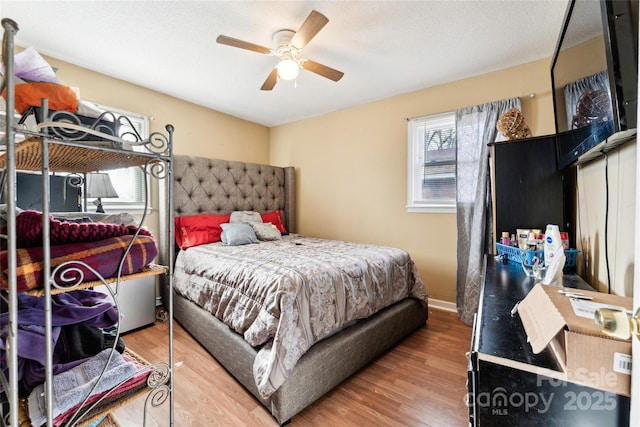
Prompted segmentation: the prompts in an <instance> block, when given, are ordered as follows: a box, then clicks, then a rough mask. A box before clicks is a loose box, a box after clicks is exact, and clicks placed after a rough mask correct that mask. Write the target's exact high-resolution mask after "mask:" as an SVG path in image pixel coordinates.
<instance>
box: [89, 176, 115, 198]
mask: <svg viewBox="0 0 640 427" xmlns="http://www.w3.org/2000/svg"><path fill="white" fill-rule="evenodd" d="M87 197H95V198H108V197H118V193H116V190H115V189H114V188H113V185H111V178H109V174H107V173H90V174H88V175H87Z"/></svg>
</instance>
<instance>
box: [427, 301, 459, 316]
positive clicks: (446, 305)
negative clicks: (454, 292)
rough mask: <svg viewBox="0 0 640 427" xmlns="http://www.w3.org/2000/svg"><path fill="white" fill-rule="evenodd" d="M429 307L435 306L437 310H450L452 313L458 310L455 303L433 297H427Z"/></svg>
mask: <svg viewBox="0 0 640 427" xmlns="http://www.w3.org/2000/svg"><path fill="white" fill-rule="evenodd" d="M429 308H437V309H439V310H446V311H452V312H454V313H456V312H457V311H458V310H457V308H456V304H455V303H453V302H449V301H442V300H439V299H433V298H429Z"/></svg>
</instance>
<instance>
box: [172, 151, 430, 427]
mask: <svg viewBox="0 0 640 427" xmlns="http://www.w3.org/2000/svg"><path fill="white" fill-rule="evenodd" d="M173 170H174V186H173V206H174V209H173V210H174V212H173V213H174V215H175V216H176V217H177V218H179V217H188V216H196V215H202V214H212V215H229V214H231V213H232V212H236V211H252V212H259V213H262V214H266V213H270V212H273V211H280V212H281V217H282V222H283V226H284V228H285V229H286V230H287V231H288V232H289V233H291V235H289V236H284V237H283V240H282V242H283V243H281V244H285V243H287V244H289V243H290V244H291V247H295V245H296V243H295V241H297V240H296V239H304V238H305V237H304V236H300V235H297V234H295V233H294V232H295V230H296V227H295V200H294V195H295V186H294V182H295V170H294V168H292V167H285V168H282V167H276V166H269V165H258V164H253V163H243V162H233V161H224V160H215V159H207V158H202V157H193V156H175V157H174V167H173ZM177 233H178V232H177ZM287 239H289V240H287ZM302 241H303V242H305V243H302V244H304V245H309V244H310V243H307V242H308V241H306V240H302ZM260 244H261V245H262V242H261V243H260ZM204 246H209V245H204ZM179 256H180V254H179ZM411 264H412V261H411ZM180 269H181V267H180V263H179V262H177V263H176V271H175V279H176V280H175V281H178V280H177V279H178V278H179V276H180V275H183V274H185V272H183V271H181V270H180ZM412 271H415V270H414V269H412ZM416 274H417V273H416ZM420 284H421V282H420ZM167 291H168V289H166V288H165V289H164V292H165V293H166V292H167ZM422 291H423V292H424V298H422V301H421V300H420V299H418V298H414V297H411V296H410V295H407V297H403V298H401V299H400V300H398V301H397V302H394V303H393V304H390V305H388V306H385V307H384V308H382V309H380V310H379V311H376V312H375V313H374V314H373V315H371V316H370V317H367V318H365V319H359V320H357V321H353V322H347V323H346V324H345V325H344V327H343V328H342V329H340V330H339V331H338V332H335V333H331V334H327V336H326V337H321V339H319V340H318V342H316V343H314V344H313V345H312V346H311V347H310V348H309V349H308V350H306V352H304V354H303V355H302V357H300V358H299V360H297V363H296V364H295V367H293V369H292V370H291V371H290V372H287V376H286V379H285V380H284V382H283V383H282V384H281V385H280V384H278V386H277V387H276V388H275V391H273V390H270V391H269V392H268V393H267V394H265V390H264V388H263V387H260V386H259V385H257V384H256V379H255V378H254V373H253V372H254V362H255V361H256V358H257V357H260V356H259V355H260V350H261V349H263V348H264V346H256V347H255V348H254V347H253V346H252V345H250V344H249V343H248V342H247V341H245V339H244V338H243V336H242V335H241V334H240V333H238V332H236V331H234V330H232V329H231V328H230V327H229V326H227V325H226V324H225V323H223V322H222V321H221V320H219V319H218V318H216V317H215V316H213V315H212V314H210V313H209V311H207V310H206V309H205V308H203V307H202V303H201V302H200V304H197V303H195V302H192V301H191V300H189V299H187V298H185V297H184V296H183V295H182V294H180V293H179V292H176V289H174V290H173V314H174V318H175V319H176V320H177V321H178V322H179V323H180V324H181V325H182V326H183V327H184V328H185V329H186V330H187V331H188V332H189V333H190V334H191V335H192V336H193V337H194V338H195V339H196V340H197V341H198V342H200V344H201V345H202V346H203V347H204V348H206V349H207V350H208V351H209V352H210V353H211V354H212V355H213V356H214V357H215V358H216V360H217V361H218V362H219V363H220V364H222V365H223V366H224V367H225V368H226V369H227V371H228V372H229V373H231V375H233V376H234V377H235V378H236V379H237V380H238V381H239V382H240V383H241V384H242V385H243V386H244V387H245V388H246V389H247V390H248V391H249V392H251V394H253V395H254V396H255V397H256V399H258V400H259V401H260V402H261V403H262V404H263V405H264V406H265V407H266V408H267V409H268V410H269V411H270V413H271V414H272V415H273V417H274V418H275V419H276V420H277V421H278V423H280V424H285V423H287V422H288V421H289V420H290V419H291V418H292V417H293V416H294V415H295V414H297V413H298V412H300V411H301V410H302V409H304V408H305V407H307V406H308V405H310V404H311V403H313V402H314V401H316V400H317V399H318V398H320V397H321V396H323V395H324V394H325V393H327V392H328V391H329V390H331V389H332V388H334V387H335V386H336V385H338V384H339V383H340V382H342V381H343V380H344V379H346V378H348V377H349V376H351V375H352V374H354V373H355V372H357V371H358V370H359V369H361V368H362V367H363V366H365V365H367V364H368V363H369V362H371V361H372V360H373V359H375V358H376V357H378V356H380V355H381V354H382V353H384V352H385V351H386V350H388V349H389V348H391V347H392V346H393V345H395V344H396V343H398V342H399V341H400V340H402V339H403V338H404V337H406V336H407V335H408V334H410V333H411V332H413V331H414V330H416V329H417V328H419V327H420V326H423V325H424V324H425V322H426V320H427V307H426V291H424V286H423V285H422ZM164 299H165V301H166V300H167V298H166V297H165V298H164Z"/></svg>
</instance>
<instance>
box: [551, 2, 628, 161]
mask: <svg viewBox="0 0 640 427" xmlns="http://www.w3.org/2000/svg"><path fill="white" fill-rule="evenodd" d="M551 84H552V88H553V105H554V111H555V122H556V134H557V144H556V146H557V159H558V167H559V168H560V169H564V168H565V167H567V166H570V165H573V164H581V163H584V162H587V161H591V160H593V159H595V158H597V157H600V156H602V154H603V153H606V152H607V151H610V150H612V149H614V148H615V147H617V146H619V145H620V144H622V143H624V142H627V141H629V140H630V139H632V138H633V137H634V136H635V135H636V127H637V105H638V0H600V1H591V0H570V1H569V3H568V5H567V10H566V13H565V17H564V22H563V25H562V29H561V32H560V36H559V38H558V42H557V45H556V50H555V53H554V56H553V61H552V63H551Z"/></svg>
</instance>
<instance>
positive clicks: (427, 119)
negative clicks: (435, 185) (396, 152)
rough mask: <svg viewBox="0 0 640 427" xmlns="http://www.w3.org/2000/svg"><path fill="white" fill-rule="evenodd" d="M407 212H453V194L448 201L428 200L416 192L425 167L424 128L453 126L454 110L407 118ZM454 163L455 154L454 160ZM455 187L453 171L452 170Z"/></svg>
mask: <svg viewBox="0 0 640 427" xmlns="http://www.w3.org/2000/svg"><path fill="white" fill-rule="evenodd" d="M407 121H408V124H407V212H415V213H455V212H456V200H455V196H454V198H453V199H452V200H451V201H450V202H442V201H434V200H432V201H429V200H425V199H423V198H422V197H418V196H417V194H418V193H419V192H421V191H422V190H421V189H422V181H423V172H424V168H425V163H424V160H422V161H420V160H419V159H421V158H422V157H423V150H424V141H420V137H419V135H422V137H423V138H424V130H425V128H429V127H430V128H437V127H448V126H454V127H455V111H449V112H445V113H439V114H432V115H428V116H422V117H416V118H413V119H409V120H407ZM453 162H454V164H455V155H454V160H453ZM453 179H454V187H455V180H456V177H455V172H454V177H453Z"/></svg>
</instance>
